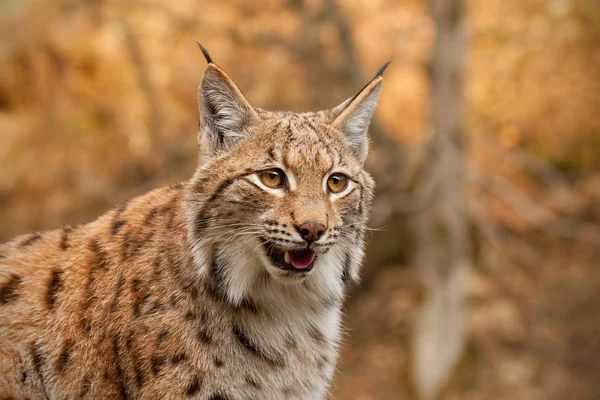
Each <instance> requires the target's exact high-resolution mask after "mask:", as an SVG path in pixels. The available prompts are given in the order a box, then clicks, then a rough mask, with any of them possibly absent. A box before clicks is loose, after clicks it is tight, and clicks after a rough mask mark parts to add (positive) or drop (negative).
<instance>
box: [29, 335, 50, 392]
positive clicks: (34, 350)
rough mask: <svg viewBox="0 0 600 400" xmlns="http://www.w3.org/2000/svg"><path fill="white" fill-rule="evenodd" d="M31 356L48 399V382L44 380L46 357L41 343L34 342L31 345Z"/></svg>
mask: <svg viewBox="0 0 600 400" xmlns="http://www.w3.org/2000/svg"><path fill="white" fill-rule="evenodd" d="M31 358H32V361H33V369H34V370H35V372H36V374H37V375H38V378H39V379H40V385H41V386H42V391H43V392H44V395H45V397H46V399H48V393H47V392H46V383H45V380H44V374H43V372H42V368H43V367H44V358H43V356H42V349H41V347H40V345H39V344H37V343H34V344H33V345H32V347H31Z"/></svg>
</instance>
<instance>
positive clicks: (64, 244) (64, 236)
mask: <svg viewBox="0 0 600 400" xmlns="http://www.w3.org/2000/svg"><path fill="white" fill-rule="evenodd" d="M72 231H73V227H72V226H64V227H63V228H62V233H61V236H60V244H59V247H60V249H61V250H66V249H68V248H69V247H70V244H69V233H71V232H72Z"/></svg>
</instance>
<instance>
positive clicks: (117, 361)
mask: <svg viewBox="0 0 600 400" xmlns="http://www.w3.org/2000/svg"><path fill="white" fill-rule="evenodd" d="M119 342H120V337H119V335H118V334H115V335H113V338H112V350H113V364H114V366H115V373H116V376H117V381H118V382H117V385H118V387H119V396H120V397H121V398H122V399H127V398H128V396H127V391H126V390H125V377H124V376H123V368H122V367H121V357H120V354H119V352H120V350H119Z"/></svg>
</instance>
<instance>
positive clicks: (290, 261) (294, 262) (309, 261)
mask: <svg viewBox="0 0 600 400" xmlns="http://www.w3.org/2000/svg"><path fill="white" fill-rule="evenodd" d="M265 245H266V248H267V255H268V256H269V258H270V259H271V263H272V264H273V265H274V266H275V267H277V268H279V269H282V270H285V271H290V272H293V273H306V272H309V271H310V270H312V268H313V264H314V260H315V252H314V251H313V250H311V249H303V250H279V249H277V248H276V247H274V246H272V245H269V244H267V243H265Z"/></svg>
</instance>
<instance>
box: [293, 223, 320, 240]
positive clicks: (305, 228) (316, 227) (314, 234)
mask: <svg viewBox="0 0 600 400" xmlns="http://www.w3.org/2000/svg"><path fill="white" fill-rule="evenodd" d="M296 229H298V232H299V233H300V236H302V239H304V240H306V241H307V242H308V243H312V242H315V241H317V240H319V238H320V237H321V236H322V235H323V233H325V229H326V228H325V225H323V224H320V223H318V222H312V221H305V222H304V223H303V224H302V225H300V226H298V227H296Z"/></svg>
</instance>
